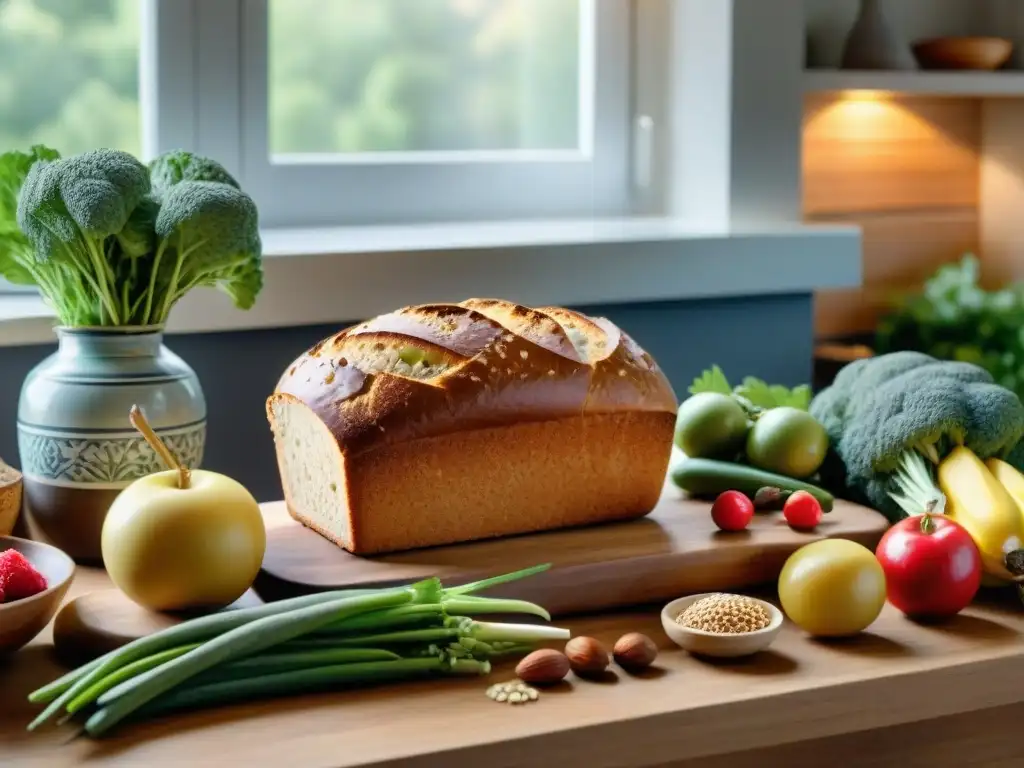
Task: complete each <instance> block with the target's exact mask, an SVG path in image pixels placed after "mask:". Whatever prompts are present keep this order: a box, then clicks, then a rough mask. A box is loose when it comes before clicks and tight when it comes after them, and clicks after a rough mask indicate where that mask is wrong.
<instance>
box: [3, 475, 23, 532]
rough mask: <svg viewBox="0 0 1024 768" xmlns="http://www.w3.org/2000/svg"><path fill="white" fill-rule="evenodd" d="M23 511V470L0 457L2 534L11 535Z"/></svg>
mask: <svg viewBox="0 0 1024 768" xmlns="http://www.w3.org/2000/svg"><path fill="white" fill-rule="evenodd" d="M19 512H21V472H19V471H18V470H16V469H15V468H14V467H9V466H7V465H6V464H4V460H3V459H0V536H10V535H11V531H13V530H14V524H15V523H17V522H18V513H19Z"/></svg>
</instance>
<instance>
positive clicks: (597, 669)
mask: <svg viewBox="0 0 1024 768" xmlns="http://www.w3.org/2000/svg"><path fill="white" fill-rule="evenodd" d="M565 655H566V657H568V659H569V666H571V667H572V671H573V672H575V673H576V674H577V675H581V676H584V677H585V676H587V675H599V674H601V673H602V672H604V671H605V670H606V669H607V668H608V662H609V659H608V651H606V650H605V647H604V646H603V645H601V643H599V642H598V641H597V640H595V639H594V638H592V637H574V638H573V639H572V640H570V641H569V642H568V643H566V644H565Z"/></svg>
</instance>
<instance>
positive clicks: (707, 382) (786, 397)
mask: <svg viewBox="0 0 1024 768" xmlns="http://www.w3.org/2000/svg"><path fill="white" fill-rule="evenodd" d="M687 391H688V392H689V393H690V394H691V395H696V394H699V393H701V392H717V393H719V394H723V395H732V396H733V397H735V398H737V399H738V400H739V401H740V402H741V403H742V404H743V405H744V406H746V407H748V409H749V410H754V411H767V410H770V409H772V408H781V407H783V406H788V407H790V408H799V409H800V410H801V411H806V410H807V409H808V408H810V407H811V397H812V395H813V393H812V392H811V388H810V386H808V385H807V384H801V385H799V386H797V387H793V388H792V389H790V388H788V387H784V386H782V385H780V384H767V383H766V382H764V381H762V380H761V379H758V378H755V377H753V376H747V377H745V378H744V379H743V383H742V384H739V385H738V386H736V387H733V386H732V385H731V384H730V383H729V379H727V378H726V376H725V373H723V371H722V369H721V368H719V367H718V366H717V365H713V366H711V368H709V369H708V370H706V371H704V372H703V373H701V375H700V376H698V377H697V378H696V379H694V380H693V383H692V384H691V385H690V387H689V389H688V390H687Z"/></svg>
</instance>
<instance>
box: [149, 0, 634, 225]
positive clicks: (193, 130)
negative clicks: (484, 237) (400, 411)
mask: <svg viewBox="0 0 1024 768" xmlns="http://www.w3.org/2000/svg"><path fill="white" fill-rule="evenodd" d="M146 1H147V2H149V3H150V4H151V20H152V21H151V23H150V34H151V35H152V39H151V42H152V43H153V49H152V50H153V51H154V53H153V54H152V63H154V64H155V65H156V66H155V67H152V66H151V67H149V71H148V72H144V80H145V81H146V82H147V83H149V85H150V86H151V91H150V93H151V95H152V98H151V99H146V103H147V104H153V105H157V104H160V105H164V104H171V103H176V104H190V105H191V114H186V112H185V110H180V109H178V110H174V113H172V114H168V111H169V110H168V109H167V108H164V109H158V110H156V115H155V120H152V121H151V122H152V123H153V131H152V133H151V135H150V139H151V141H149V142H147V143H146V144H145V145H144V146H146V148H147V151H148V152H150V153H153V152H157V151H162V150H166V149H170V148H176V147H182V146H185V147H191V148H193V149H194V150H195V151H197V152H201V153H203V154H207V155H210V156H212V157H216V158H217V159H218V160H220V161H221V162H223V163H224V164H225V165H227V166H228V167H229V169H231V170H232V171H234V172H235V173H237V174H238V176H239V180H240V182H241V183H242V184H243V186H244V188H245V189H246V191H248V192H249V193H250V194H251V195H252V196H253V197H254V199H255V200H256V203H257V205H258V206H259V208H260V216H261V221H262V222H263V224H264V225H265V226H268V227H311V226H346V225H367V224H412V223H430V222H452V221H481V220H496V219H506V220H507V219H530V218H582V217H594V216H613V215H625V214H627V213H629V212H630V206H631V200H632V192H631V185H630V178H629V177H630V165H631V158H630V151H629V149H630V141H631V136H630V133H631V131H630V124H631V68H632V67H631V47H632V40H631V30H632V9H633V3H632V0H582V1H583V3H584V5H585V6H587V7H589V8H590V9H592V13H590V14H587V13H585V14H584V17H585V18H587V19H589V21H591V22H592V24H593V30H594V34H593V35H592V36H588V35H586V34H584V35H583V36H582V41H583V43H584V44H583V45H582V46H581V62H582V63H583V64H584V67H583V70H584V71H587V70H589V71H591V72H592V73H593V84H592V87H588V85H590V84H589V83H588V82H587V77H586V75H584V77H583V78H582V82H581V85H582V86H583V87H582V89H581V90H582V94H583V95H582V96H581V105H582V106H583V110H581V112H583V113H584V114H583V115H581V123H582V122H583V121H584V120H585V113H586V112H591V113H592V114H593V119H592V120H589V121H587V122H588V123H589V124H590V126H589V130H583V131H581V136H582V138H583V141H582V144H583V146H582V147H581V149H580V150H579V151H575V150H566V151H550V152H543V151H542V152H507V153H506V152H492V153H468V152H467V153H394V154H392V153H373V154H367V155H365V156H361V155H353V156H350V157H345V158H344V159H343V160H341V161H339V158H338V157H329V158H321V157H317V156H315V155H311V156H310V157H309V158H308V160H306V161H304V162H301V163H293V162H288V163H276V164H275V163H272V162H271V159H270V153H269V135H268V134H269V131H268V120H267V108H268V92H267V81H268V70H267V65H268V58H267V56H268V39H267V25H268V0H146ZM366 1H367V2H372V1H373V0H366ZM325 2H329V0H325ZM152 22H155V23H152ZM188 30H190V31H191V32H190V34H188V35H187V36H188V39H187V40H183V37H182V36H183V34H186V32H187V31H188ZM588 37H589V38H590V40H591V42H592V43H593V45H587V44H586V43H587V39H588ZM588 62H589V63H590V64H591V65H592V66H588ZM148 63H149V62H147V64H148ZM189 89H191V97H190V98H187V97H186V94H187V92H188V90H189ZM143 92H144V94H146V93H147V92H146V90H145V88H144V91H143ZM171 94H173V95H174V98H173V100H171V99H169V98H166V97H165V96H169V95H171ZM591 94H592V98H589V96H590V95H591ZM188 118H191V119H188ZM588 138H589V140H588ZM588 145H589V146H588Z"/></svg>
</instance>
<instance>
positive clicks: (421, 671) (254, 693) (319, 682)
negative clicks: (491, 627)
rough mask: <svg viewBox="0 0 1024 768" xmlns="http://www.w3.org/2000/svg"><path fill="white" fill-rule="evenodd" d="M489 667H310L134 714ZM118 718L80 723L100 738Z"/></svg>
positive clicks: (434, 663) (185, 693) (100, 716)
mask: <svg viewBox="0 0 1024 768" xmlns="http://www.w3.org/2000/svg"><path fill="white" fill-rule="evenodd" d="M490 670H491V665H490V664H489V663H488V662H486V661H474V660H472V659H457V660H454V661H452V660H448V659H438V658H422V659H401V660H400V661H371V662H366V663H362V664H342V665H338V666H330V667H315V668H312V669H300V670H295V671H291V672H280V673H277V674H273V675H260V676H256V677H248V678H242V679H239V680H230V681H224V682H218V683H209V684H204V685H199V686H195V687H182V688H179V689H177V690H175V691H172V692H170V693H168V694H166V695H164V696H161V697H159V698H157V699H155V700H153V701H152V702H151V703H149V704H147V705H146V706H145V707H143V708H142V709H140V710H139V711H138V713H137V714H138V715H139V716H142V717H153V716H155V715H162V714H166V713H168V712H174V711H179V710H182V709H187V710H192V709H198V708H202V707H211V706H218V705H221V704H228V703H231V702H237V701H246V700H249V699H253V698H257V697H269V696H282V695H289V694H295V693H312V692H315V691H323V690H330V689H332V688H336V687H338V686H339V685H356V684H360V683H376V682H384V681H389V680H405V679H409V678H412V677H415V676H417V675H434V674H459V675H486V674H488V673H489V672H490ZM118 720H120V717H118V716H117V713H113V712H112V708H108V709H100V710H98V711H97V712H96V713H94V714H93V715H92V716H91V717H90V718H89V719H88V720H87V721H86V723H85V729H86V731H87V732H88V733H89V734H90V735H92V736H100V735H102V734H103V733H105V732H106V731H107V730H109V728H110V727H112V726H113V725H115V724H116V723H117V722H118Z"/></svg>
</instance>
